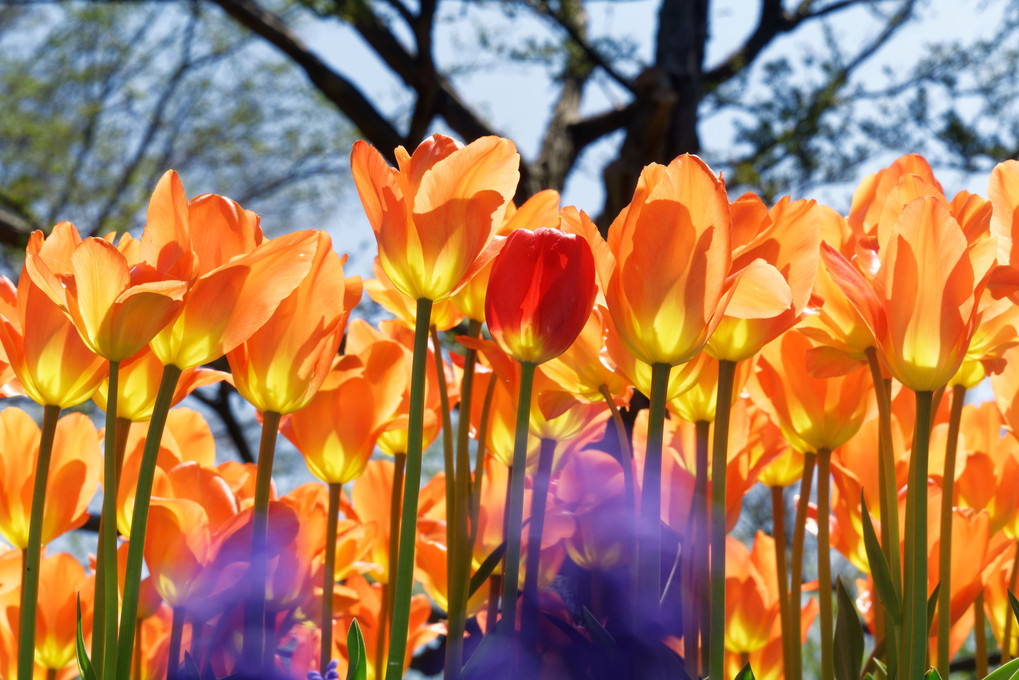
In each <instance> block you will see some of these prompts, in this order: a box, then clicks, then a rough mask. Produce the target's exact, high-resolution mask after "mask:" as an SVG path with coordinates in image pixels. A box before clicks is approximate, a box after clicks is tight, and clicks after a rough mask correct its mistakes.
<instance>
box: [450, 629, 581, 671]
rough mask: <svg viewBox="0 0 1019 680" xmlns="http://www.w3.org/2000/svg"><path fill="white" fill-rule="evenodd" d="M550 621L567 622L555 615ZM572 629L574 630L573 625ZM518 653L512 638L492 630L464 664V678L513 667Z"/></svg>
mask: <svg viewBox="0 0 1019 680" xmlns="http://www.w3.org/2000/svg"><path fill="white" fill-rule="evenodd" d="M549 621H551V622H552V623H553V624H555V623H557V622H559V623H563V625H564V627H565V626H566V624H565V622H561V621H560V620H559V619H558V618H555V617H553V618H551V619H549ZM570 629H571V630H572V627H570ZM574 632H576V631H574ZM583 642H584V640H583V639H581V644H582V643H583ZM516 653H517V652H516V647H515V646H514V644H513V640H512V638H510V637H508V636H506V635H500V634H499V633H497V632H495V631H491V632H489V633H488V634H487V635H485V637H483V638H481V642H480V643H478V648H477V649H475V650H474V653H473V654H471V658H470V659H468V660H467V665H466V666H464V669H463V675H462V676H461V677H462V678H463V680H488V679H489V678H491V677H492V669H493V668H496V669H498V668H512V664H513V663H514V661H515V659H516Z"/></svg>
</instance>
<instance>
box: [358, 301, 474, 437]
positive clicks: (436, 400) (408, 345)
mask: <svg viewBox="0 0 1019 680" xmlns="http://www.w3.org/2000/svg"><path fill="white" fill-rule="evenodd" d="M433 318H434V316H433ZM390 341H395V342H397V343H398V344H399V345H400V346H401V347H403V349H404V353H403V358H402V360H401V362H402V363H401V366H402V367H401V368H399V369H398V370H395V371H392V372H389V373H387V375H388V376H389V378H390V379H398V380H400V387H399V389H400V390H401V394H402V397H401V400H400V405H399V407H398V408H397V410H396V413H395V414H393V416H392V418H391V420H390V421H389V423H388V424H387V426H386V429H385V431H384V432H383V433H382V434H381V435H379V439H378V442H377V443H378V447H379V449H381V450H382V452H383V453H385V454H386V455H389V456H393V455H396V454H397V453H406V452H407V428H408V425H409V423H408V419H407V411H408V409H409V408H410V373H411V367H412V364H413V359H414V352H413V347H414V331H413V329H412V328H410V327H408V326H407V325H406V324H404V323H403V322H401V321H396V320H393V321H383V322H381V323H380V324H379V329H378V330H376V329H374V328H372V327H371V325H370V324H368V323H367V322H366V321H364V320H363V319H355V320H354V321H353V322H351V324H350V327H349V329H348V331H347V343H346V353H347V354H352V355H355V356H361V355H362V354H364V353H366V352H370V351H371V347H372V345H373V344H374V343H376V342H390ZM425 370H426V379H425V409H424V431H423V434H422V443H423V445H424V447H425V448H427V447H428V446H429V445H430V444H431V443H432V442H433V441H435V438H436V437H438V436H439V431H440V430H441V429H442V398H441V395H440V393H439V377H438V376H439V374H438V369H437V368H436V365H435V354H434V349H433V348H432V346H431V344H429V346H428V361H427V368H426V369H425ZM443 372H444V373H445V382H446V389H447V396H448V397H449V401H450V403H451V404H453V403H456V401H457V400H458V399H459V390H458V385H459V380H457V379H456V376H455V374H454V372H453V370H452V369H451V368H450V367H449V364H447V363H446V362H443Z"/></svg>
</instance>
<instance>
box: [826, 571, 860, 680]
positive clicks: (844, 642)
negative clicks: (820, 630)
mask: <svg viewBox="0 0 1019 680" xmlns="http://www.w3.org/2000/svg"><path fill="white" fill-rule="evenodd" d="M835 593H836V597H837V598H838V602H839V613H838V615H837V616H836V618H835V647H834V650H833V656H834V661H835V668H834V671H835V678H836V680H858V678H859V677H860V671H861V670H862V669H863V625H862V624H861V623H860V616H859V614H857V613H856V607H855V606H854V605H853V600H852V598H850V597H849V593H847V592H846V589H845V588H844V587H843V586H842V579H841V578H838V579H836V580H835Z"/></svg>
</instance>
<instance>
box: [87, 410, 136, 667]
mask: <svg viewBox="0 0 1019 680" xmlns="http://www.w3.org/2000/svg"><path fill="white" fill-rule="evenodd" d="M107 408H110V406H109V404H107ZM115 408H116V407H115V406H114V408H111V409H110V410H111V411H113V412H114V413H116V410H115ZM106 419H107V424H106V428H107V429H106V431H107V432H109V431H110V429H109V414H108V413H107V416H106ZM130 430H131V421H130V420H128V419H127V418H117V419H116V426H115V428H114V432H115V436H116V441H115V442H114V450H115V456H114V463H115V464H114V470H115V477H114V478H115V479H116V480H117V490H118V494H119V489H120V471H121V468H122V467H123V466H124V450H125V449H126V448H127V435H128V432H130ZM104 444H105V445H106V446H109V442H108V439H107V441H106V442H104ZM107 456H108V453H107ZM104 463H105V461H104ZM107 474H108V473H107ZM105 503H106V498H105V496H104V497H103V504H104V507H103V512H104V513H105V512H106V508H105ZM104 524H106V520H105V519H101V520H100V522H99V542H98V545H97V548H96V577H95V582H94V591H93V593H94V594H93V598H92V601H93V602H94V603H95V606H94V607H93V609H92V667H93V668H94V669H95V672H96V677H102V674H103V659H104V658H105V656H106V635H105V633H106V629H105V623H104V621H105V620H106V576H105V573H106V563H107V559H106V547H105V546H106V533H105V531H104ZM113 526H116V512H114V521H113ZM112 563H113V564H114V565H115V564H116V563H117V561H116V559H114V560H112ZM118 598H119V593H118ZM114 617H116V615H114ZM114 621H116V618H114ZM110 649H111V651H114V650H116V643H114V644H113V645H112V646H111V647H110Z"/></svg>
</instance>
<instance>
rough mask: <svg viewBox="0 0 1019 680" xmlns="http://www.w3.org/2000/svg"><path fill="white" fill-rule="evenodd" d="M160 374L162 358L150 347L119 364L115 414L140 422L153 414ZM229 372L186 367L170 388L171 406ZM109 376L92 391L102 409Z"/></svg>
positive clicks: (219, 379) (93, 398) (104, 408)
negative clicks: (172, 388)
mask: <svg viewBox="0 0 1019 680" xmlns="http://www.w3.org/2000/svg"><path fill="white" fill-rule="evenodd" d="M162 375H163V362H162V361H160V360H159V357H157V356H156V355H155V353H154V352H153V351H152V350H150V349H143V350H142V351H141V352H139V353H138V354H136V355H134V356H133V357H131V358H130V359H126V360H124V361H123V362H122V363H121V364H120V369H119V373H118V376H117V418H123V419H125V420H130V421H131V422H140V421H144V420H149V419H150V418H151V417H152V409H153V407H154V406H155V404H156V392H157V391H158V389H159V381H160V378H161V377H162ZM227 377H228V375H227V374H226V373H224V372H222V371H214V370H212V369H210V368H188V369H185V370H184V371H183V372H182V373H181V376H180V378H178V379H177V385H176V387H175V388H174V391H173V399H172V400H171V402H170V406H176V405H177V404H179V403H180V402H181V400H183V399H184V397H186V396H188V395H189V394H191V393H192V392H193V391H195V390H196V389H198V388H199V387H204V386H206V385H213V384H215V383H217V382H220V381H222V380H225V379H226V378H227ZM109 389H110V383H109V380H104V381H103V383H102V384H101V385H100V386H99V389H98V390H96V393H95V394H94V395H93V397H92V400H93V401H95V403H96V406H98V407H99V408H100V409H102V410H103V411H105V410H106V403H107V401H106V400H107V398H108V392H109Z"/></svg>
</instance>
